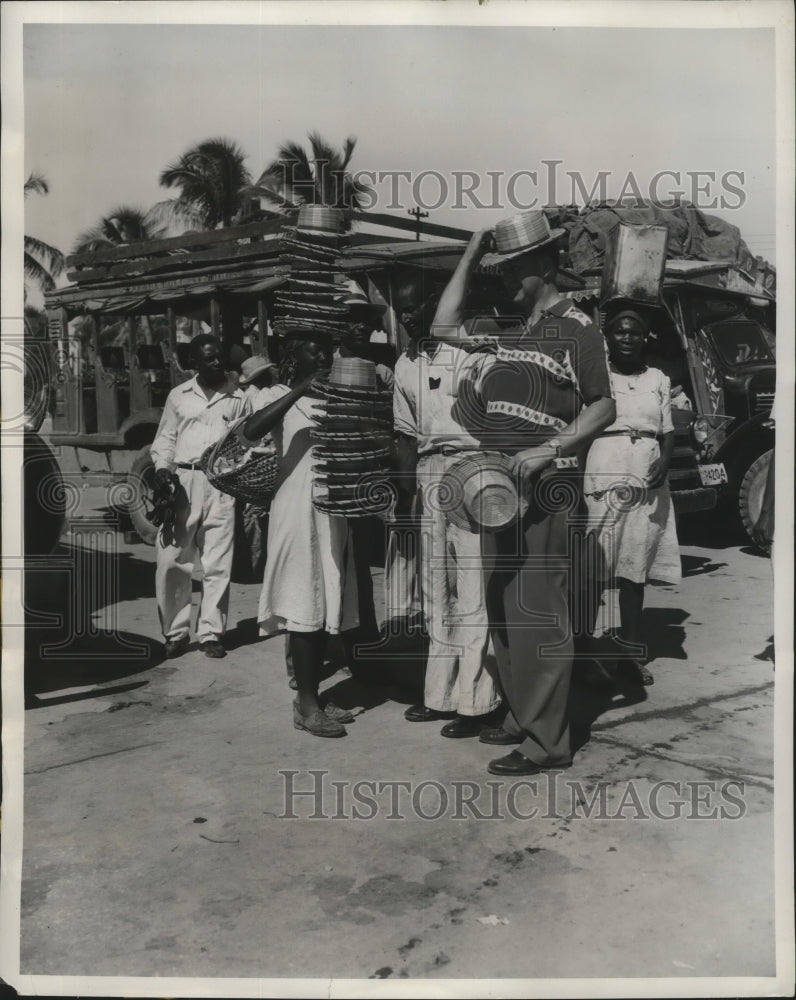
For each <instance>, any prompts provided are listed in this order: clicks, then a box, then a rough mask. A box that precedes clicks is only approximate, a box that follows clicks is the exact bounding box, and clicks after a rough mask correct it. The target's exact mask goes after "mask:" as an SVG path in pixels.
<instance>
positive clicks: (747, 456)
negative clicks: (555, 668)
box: [711, 413, 774, 488]
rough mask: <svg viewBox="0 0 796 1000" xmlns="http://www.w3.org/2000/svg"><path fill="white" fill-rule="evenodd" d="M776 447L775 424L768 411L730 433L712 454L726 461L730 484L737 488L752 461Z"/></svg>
mask: <svg viewBox="0 0 796 1000" xmlns="http://www.w3.org/2000/svg"><path fill="white" fill-rule="evenodd" d="M773 447H774V424H773V421H772V419H771V415H770V414H768V413H757V414H755V416H753V417H752V418H751V419H750V420H746V421H744V423H743V424H741V426H740V427H737V428H736V429H735V430H734V431H733V432H732V434H730V435H729V436H728V437H727V438H726V440H725V441H724V442H722V445H721V447H720V448H719V449H718V450H717V451H716V453H715V454H714V455H713V456H712V459H711V461H714V462H724V465H725V467H726V469H727V475H728V477H729V480H730V486H731V488H732V487H735V488H737V487H738V486H739V485H740V481H741V479H742V478H743V476H744V474H745V473H746V470H747V469H748V468H749V466H750V465H751V463H752V462H753V461H754V460H755V459H756V458H757V457H758V455H762V454H763V452H765V451H768V450H769V448H773Z"/></svg>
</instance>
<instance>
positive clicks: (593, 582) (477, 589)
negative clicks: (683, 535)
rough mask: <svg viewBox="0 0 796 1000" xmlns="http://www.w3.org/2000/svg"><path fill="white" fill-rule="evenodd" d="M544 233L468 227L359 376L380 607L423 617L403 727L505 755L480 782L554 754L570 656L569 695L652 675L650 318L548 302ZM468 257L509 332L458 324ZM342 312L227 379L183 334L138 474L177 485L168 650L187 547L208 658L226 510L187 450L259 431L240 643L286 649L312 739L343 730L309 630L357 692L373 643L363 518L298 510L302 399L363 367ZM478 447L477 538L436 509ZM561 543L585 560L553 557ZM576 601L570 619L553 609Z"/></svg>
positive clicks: (526, 219)
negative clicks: (270, 465) (606, 609)
mask: <svg viewBox="0 0 796 1000" xmlns="http://www.w3.org/2000/svg"><path fill="white" fill-rule="evenodd" d="M562 235H563V233H562V231H560V230H551V229H550V226H549V223H548V220H547V218H546V216H545V215H544V213H542V212H525V213H521V214H520V215H519V216H515V217H513V218H511V219H508V220H504V221H503V222H500V223H498V224H497V226H496V227H495V229H494V230H484V231H482V232H478V233H476V234H474V236H473V237H472V239H471V240H470V242H469V244H468V246H467V247H466V249H465V251H464V253H463V255H462V257H461V259H460V262H459V264H458V266H457V268H456V270H455V272H454V273H453V275H452V277H451V279H450V281H449V282H448V284H447V286H446V287H445V288H444V290H443V291H441V293H436V294H435V293H434V292H433V291H429V290H428V289H427V288H424V287H423V285H422V283H421V282H414V283H412V282H411V281H410V282H408V283H407V286H406V288H405V289H404V290H403V292H401V291H400V290H399V291H398V292H396V296H395V298H394V301H393V303H392V305H393V308H394V309H395V310H396V315H397V317H398V319H399V320H400V322H401V324H402V326H403V328H404V331H405V332H406V334H407V336H408V338H409V343H408V346H407V347H406V349H405V350H404V351H403V353H402V354H401V356H400V357H399V358H398V360H397V362H396V364H395V369H394V371H392V370H391V369H390V368H388V367H386V366H384V365H381V366H379V368H378V370H377V371H378V380H379V383H378V384H379V387H380V389H381V390H382V391H387V390H390V391H392V393H393V410H394V425H393V431H394V449H393V456H394V472H395V477H394V483H395V487H396V490H397V500H396V503H395V504H394V507H393V509H392V511H391V517H390V518H388V523H387V528H386V530H387V533H388V540H387V544H386V568H385V603H386V611H387V614H388V616H389V617H401V616H403V617H405V618H407V619H411V618H412V617H413V616H415V617H416V615H417V612H418V610H422V620H423V623H424V628H425V630H426V632H427V634H428V643H429V645H428V657H427V663H426V669H425V682H424V691H423V699H422V702H418V703H417V704H414V705H412V706H410V707H409V708H408V709H407V710H406V712H405V718H406V719H407V721H408V722H429V721H435V720H439V721H440V722H442V723H443V725H442V727H441V734H442V736H444V737H447V738H467V737H473V738H477V739H479V740H480V741H481V742H482V743H485V744H487V745H490V746H494V747H502V748H504V749H507V750H508V752H507V753H506V755H505V756H501V757H498V758H496V759H494V760H492V761H491V762H490V763H489V767H488V769H489V771H490V772H491V773H493V774H500V775H528V774H535V773H538V772H540V771H544V770H547V769H557V768H564V767H567V766H569V764H570V763H571V761H572V746H571V741H570V727H569V703H570V685H571V682H572V677H573V666H574V663H575V659H576V650H577V659H578V663H579V667H580V668H581V669H582V670H583V676H584V679H585V680H587V681H588V682H589V683H591V684H596V685H598V686H601V687H605V688H611V687H612V686H613V685H614V684H615V683H616V682H617V679H618V671H620V670H621V671H622V672H623V673H624V674H625V675H626V678H625V679H629V680H630V681H631V682H633V683H637V684H639V685H649V684H651V683H653V680H654V678H653V675H652V673H651V672H650V669H649V662H648V660H649V657H648V656H647V655H646V647H645V645H644V635H643V631H642V608H643V600H644V587H645V584H646V583H647V582H648V581H650V580H655V581H662V582H666V583H677V582H678V581H679V579H680V559H679V551H678V544H677V536H676V530H675V523H674V514H673V508H672V502H671V497H670V495H669V491H668V487H667V485H666V476H667V470H668V465H669V461H670V459H671V455H672V449H673V446H674V431H673V426H672V421H671V413H670V405H671V403H670V400H671V385H670V381H669V379H668V378H667V376H666V375H664V374H663V372H661V371H660V370H658V369H657V368H654V367H651V366H649V365H648V364H647V363H646V362H645V344H646V340H647V337H648V336H649V333H650V325H649V319H648V316H647V315H646V314H645V313H644V311H643V309H641V308H638V307H636V306H634V305H633V304H632V303H628V302H617V303H613V304H610V305H609V308H608V311H607V316H606V320H605V322H604V324H603V330H601V329H600V328H599V327H598V326H597V325H595V324H594V323H593V322H592V320H591V319H590V318H589V317H588V316H587V315H586V314H585V313H584V312H582V311H581V310H580V309H579V308H578V307H577V306H575V305H574V304H573V303H572V302H571V301H570V300H569V299H568V298H566V297H564V296H562V294H561V293H560V292H559V290H558V286H557V276H558V258H559V253H558V243H559V240H560V238H561V236H562ZM481 264H485V265H492V266H494V267H497V269H498V270H499V272H500V274H501V276H502V278H503V283H504V285H505V289H506V292H507V293H508V295H509V297H510V299H511V303H512V309H513V312H514V314H516V316H517V317H519V321H518V322H516V323H513V324H508V325H506V326H504V327H503V328H500V327H498V328H497V329H496V330H492V331H490V333H489V334H488V335H485V334H483V332H479V330H478V328H477V324H476V325H475V326H473V324H472V323H469V322H468V321H467V319H466V311H465V309H466V304H467V302H468V294H469V293H470V292H471V287H472V283H473V278H474V275H475V274H476V272H477V270H478V268H479V265H481ZM344 303H345V305H346V307H347V309H348V316H349V320H350V335H349V336H348V337H346V338H343V339H342V341H341V342H340V343H338V344H336V345H335V344H334V343H333V342H332V338H331V337H329V336H326V335H324V334H323V333H319V332H318V331H317V330H313V331H309V330H307V331H304V332H301V331H296V332H295V335H294V336H292V337H291V339H290V340H288V341H287V342H286V344H285V347H284V351H283V353H282V356H281V358H280V364H279V366H278V367H277V366H274V365H272V364H271V363H270V362H269V361H268V359H265V358H251V359H248V361H246V362H245V363H244V367H243V373H242V378H240V380H239V381H237V382H236V381H235V380H233V379H232V378H231V377H230V376H229V375H228V374H227V373H226V372H225V370H224V365H223V363H222V358H221V349H220V345H219V344H218V342H217V341H216V340H215V339H214V338H213V337H211V336H209V335H202V336H200V337H197V338H195V339H194V340H193V342H192V344H191V353H192V357H193V362H194V365H195V370H196V375H195V377H194V378H192V379H191V380H190V381H188V382H186V383H184V384H183V385H181V386H178V387H177V388H176V389H174V390H173V391H172V392H171V394H170V396H169V398H168V401H167V403H166V407H165V410H164V414H163V418H162V421H161V424H160V428H159V430H158V434H157V437H156V439H155V442H154V444H153V446H152V455H153V459H154V462H155V468H156V478H157V479H158V480H159V481H164V480H165V479H166V478H168V477H169V476H172V475H173V474H176V475H177V477H178V479H179V486H180V490H179V499H178V509H177V512H176V516H175V519H174V523H173V526H172V528H171V530H170V532H169V534H168V536H166V535H165V534H164V533H163V532H162V533H161V536H160V537H159V539H158V544H157V556H156V559H157V569H156V591H157V601H158V610H159V614H160V620H161V626H162V630H163V634H164V637H165V639H166V647H165V650H166V656H167V657H170V658H173V657H176V656H179V655H181V654H182V653H183V652H184V651H185V650H186V648H187V646H188V642H189V626H190V613H191V573H192V569H193V563H194V560H195V558H196V557H197V556H198V557H199V558H200V559H201V565H202V570H203V574H204V579H203V588H202V596H201V602H200V607H199V613H198V624H197V630H196V631H197V638H198V640H199V648H200V650H201V651H203V652H204V653H205V654H206V655H208V656H212V657H221V656H224V655H225V649H224V645H223V635H224V631H225V628H226V617H227V610H228V603H229V585H230V576H231V568H232V549H233V535H234V523H235V517H234V500H233V499H232V498H231V497H229V496H226V495H225V494H224V493H221V492H220V491H218V490H216V489H215V488H214V487H213V486H211V485H210V483H209V482H208V480H207V478H206V476H205V475H204V473H203V472H202V469H201V466H200V459H201V456H202V454H203V452H204V451H205V449H206V448H207V447H208V446H209V445H211V444H213V443H214V442H215V441H217V440H218V439H219V438H220V437H221V436H222V435H224V434H227V433H235V434H237V435H238V436H239V437H240V439H241V440H242V441H244V442H245V443H246V444H247V445H250V446H252V447H255V446H256V445H257V443H258V442H261V441H262V440H263V439H264V438H266V437H268V438H269V439H270V441H271V442H272V444H273V446H274V447H275V449H276V454H277V456H278V459H279V472H278V478H277V482H276V484H275V487H274V490H273V498H272V500H271V503H270V511H269V517H268V527H267V546H266V553H267V555H266V559H265V570H264V580H263V585H262V592H261V597H260V603H259V610H258V622H259V628H260V634H261V635H264V636H271V635H274V634H277V633H284V634H285V635H286V636H287V639H286V644H285V654H286V662H287V665H288V672H289V674H290V675H291V686H292V687H294V689H295V700H294V702H293V723H294V726H295V727H296V728H298V729H301V730H304V731H306V732H308V733H311V734H313V735H315V736H319V737H340V736H344V735H346V728H345V726H346V723H348V722H350V721H352V716H351V714H350V713H348V712H347V711H345V710H344V709H342V708H340V707H338V706H336V705H334V704H332V703H330V702H328V701H324V699H323V698H322V697H321V696H320V695H319V686H320V682H321V678H322V670H323V664H324V656H325V652H326V648H327V643H328V639H329V636H332V635H339V636H340V638H341V640H342V643H343V646H344V649H345V651H346V657H347V661H348V666H349V667H350V669H351V672H352V674H353V676H354V678H355V680H360V681H362V682H364V683H378V680H379V666H378V665H377V664H376V663H374V662H371V661H369V660H368V656H367V647H368V645H369V644H372V643H376V642H377V641H378V633H379V628H378V624H377V622H376V615H375V611H374V601H373V593H372V583H371V575H370V552H369V543H368V538H367V534H366V532H365V531H364V530H363V526H364V525H365V520H364V519H361V518H356V517H346V516H341V515H337V514H331V513H326V512H324V511H323V510H321V509H318V507H316V506H315V505H314V503H313V475H314V472H313V460H312V459H313V456H312V445H313V437H312V432H313V430H314V429H315V428H317V427H318V426H319V420H320V419H321V414H322V411H323V406H322V394H321V393H319V390H318V387H319V385H321V384H322V380H324V379H325V378H327V377H328V373H329V370H330V368H331V366H332V365H333V364H334V357H335V356H337V357H353V358H362V359H365V360H369V359H370V358H371V354H370V335H371V333H372V331H373V330H374V328H376V327H378V326H379V324H380V322H381V313H382V312H383V309H382V308H381V307H378V306H375V305H374V304H372V303H370V302H369V301H368V299H367V297H366V296H365V294H364V292H362V290H361V289H357V288H353V289H352V288H349V289H348V290H347V291H346V293H345V298H344ZM603 331H604V332H603ZM483 455H498V456H502V459H501V461H503V462H504V463H505V464H506V467H507V468H508V469H510V470H511V475H512V476H513V477H514V482H515V485H516V490H517V496H518V498H519V506H518V514H517V516H516V517H515V518H514V519H512V520H511V521H510V522H508V523H506V524H505V525H503V526H501V527H499V528H497V529H490V530H486V529H485V528H484V527H483V525H481V526H480V527H479V525H478V524H477V523H476V522H474V521H473V519H472V518H469V519H468V518H463V517H462V516H459V517H453V516H451V514H450V510H449V509H448V508H446V506H445V504H442V503H440V499H439V498H440V496H441V495H442V494H443V493H444V492H445V489H446V484H447V486H448V487H449V486H450V477H451V475H452V473H453V470H455V469H456V468H459V467H460V463H461V460H462V458H463V456H472V457H473V460H474V461H477V459H478V457H479V456H483ZM457 463H459V464H457ZM465 492H466V491H465ZM407 526H408V527H407ZM577 532H580V536H581V538H582V539H584V540H585V542H586V544H585V546H580V545H575V544H573V537H574V533H577ZM583 551H585V552H586V553H587V556H588V557H587V558H582V559H580V561H579V562H578V564H577V566H576V565H575V559H574V553H575V552H583ZM609 587H616V588H617V589H618V595H619V609H620V614H621V629H620V630H619V632H618V634H617V636H616V639H615V645H614V653H613V654H612V655H611V656H610V657H609V658H606V657H605V655H603V654H602V653H600V652H598V651H597V648H596V646H595V645H594V644H593V640H592V638H591V636H592V633H593V631H594V626H595V618H596V612H597V609H598V608H599V606H600V603H601V597H602V595H603V594H604V592H605V590H606V588H609ZM575 604H577V605H578V607H579V608H580V609H581V610H583V609H585V611H583V613H581V614H578V615H577V616H576V615H573V607H574V606H575ZM575 618H577V620H578V621H577V627H575V626H576V622H575ZM490 651H491V652H490Z"/></svg>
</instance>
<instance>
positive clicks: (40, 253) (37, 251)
mask: <svg viewBox="0 0 796 1000" xmlns="http://www.w3.org/2000/svg"><path fill="white" fill-rule="evenodd" d="M49 190H50V188H49V185H48V184H47V181H46V180H45V179H44V177H42V175H41V174H37V173H31V174H29V175H28V179H27V180H26V181H25V197H26V198H27V196H28V195H29V194H30V193H31V192H33V193H34V194H47V193H48V192H49ZM63 269H64V255H63V254H62V253H61V251H60V250H56V248H55V247H52V246H50V244H49V243H45V242H44V241H43V240H38V239H36V237H35V236H25V277H26V278H30V280H31V281H34V282H35V283H36V284H37V285H38V286H39V288H40V289H41V290H42V291H43V292H50V291H52V289H53V288H55V279H56V278H57V277H58V275H59V274H61V272H62V271H63Z"/></svg>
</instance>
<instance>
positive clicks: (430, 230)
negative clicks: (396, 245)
mask: <svg viewBox="0 0 796 1000" xmlns="http://www.w3.org/2000/svg"><path fill="white" fill-rule="evenodd" d="M352 218H353V219H354V221H355V222H370V223H372V224H373V225H376V226H389V227H390V228H391V229H403V230H408V231H411V232H412V233H416V232H417V229H418V223H417V222H415V221H414V220H413V219H404V218H402V217H401V216H400V215H387V214H386V213H385V212H354V213H353V214H352ZM419 227H420V232H421V233H425V234H426V235H427V236H445V237H447V238H448V239H452V240H469V239H470V237H471V236H472V235H473V234H472V230H470V229H457V228H456V227H455V226H440V225H438V224H437V223H436V222H420V223H419Z"/></svg>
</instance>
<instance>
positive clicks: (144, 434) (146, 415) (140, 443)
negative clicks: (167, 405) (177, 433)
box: [119, 406, 163, 450]
mask: <svg viewBox="0 0 796 1000" xmlns="http://www.w3.org/2000/svg"><path fill="white" fill-rule="evenodd" d="M162 416H163V407H162V406H151V407H149V408H148V409H146V410H139V411H138V412H137V413H133V414H132V415H131V416H129V417H128V418H127V419H126V420H125V421H124V422H123V423H122V426H121V427H120V428H119V434H120V435H121V436H122V437H123V438H124V443H125V445H126V447H128V448H135V449H136V450H138V449H140V448H143V447H144V445H147V444H151V443H152V442H153V441H154V439H155V433H156V432H157V429H158V424H159V423H160V418H161V417H162Z"/></svg>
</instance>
